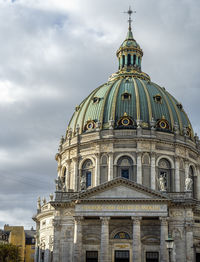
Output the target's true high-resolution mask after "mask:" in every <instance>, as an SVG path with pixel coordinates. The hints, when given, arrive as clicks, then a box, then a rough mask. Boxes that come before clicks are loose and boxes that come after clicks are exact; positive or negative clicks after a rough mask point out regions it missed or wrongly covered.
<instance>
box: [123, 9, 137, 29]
mask: <svg viewBox="0 0 200 262" xmlns="http://www.w3.org/2000/svg"><path fill="white" fill-rule="evenodd" d="M124 13H125V14H128V15H129V19H128V23H129V28H128V29H129V30H131V23H132V20H131V16H132V13H136V11H132V10H131V7H130V6H129V10H128V11H127V12H124Z"/></svg>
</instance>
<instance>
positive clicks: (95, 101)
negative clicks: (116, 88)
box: [92, 96, 100, 104]
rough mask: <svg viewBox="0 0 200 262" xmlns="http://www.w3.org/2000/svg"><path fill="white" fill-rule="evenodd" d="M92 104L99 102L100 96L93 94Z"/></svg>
mask: <svg viewBox="0 0 200 262" xmlns="http://www.w3.org/2000/svg"><path fill="white" fill-rule="evenodd" d="M92 100H93V104H98V103H99V101H100V98H99V97H97V96H95V97H93V99H92Z"/></svg>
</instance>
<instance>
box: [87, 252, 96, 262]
mask: <svg viewBox="0 0 200 262" xmlns="http://www.w3.org/2000/svg"><path fill="white" fill-rule="evenodd" d="M86 262H98V251H86Z"/></svg>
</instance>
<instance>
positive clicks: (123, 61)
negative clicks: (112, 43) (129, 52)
mask: <svg viewBox="0 0 200 262" xmlns="http://www.w3.org/2000/svg"><path fill="white" fill-rule="evenodd" d="M124 65H125V55H123V56H122V67H124Z"/></svg>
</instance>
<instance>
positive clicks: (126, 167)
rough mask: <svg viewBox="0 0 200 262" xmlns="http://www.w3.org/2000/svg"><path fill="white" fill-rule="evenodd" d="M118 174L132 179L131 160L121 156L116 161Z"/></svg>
mask: <svg viewBox="0 0 200 262" xmlns="http://www.w3.org/2000/svg"><path fill="white" fill-rule="evenodd" d="M117 167H118V172H117V173H118V176H119V177H123V178H126V179H131V180H133V160H132V159H131V158H130V157H128V156H123V157H121V158H120V159H119V160H118V161H117Z"/></svg>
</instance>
